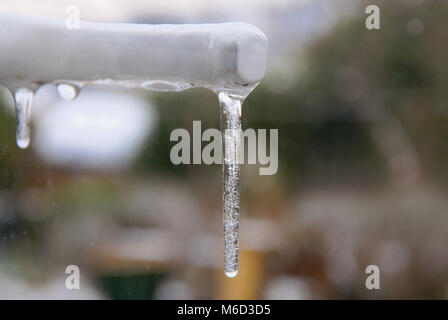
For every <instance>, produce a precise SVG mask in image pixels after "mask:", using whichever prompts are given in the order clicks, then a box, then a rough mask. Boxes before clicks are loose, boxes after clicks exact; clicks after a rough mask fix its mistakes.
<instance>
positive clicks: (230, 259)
mask: <svg viewBox="0 0 448 320" xmlns="http://www.w3.org/2000/svg"><path fill="white" fill-rule="evenodd" d="M218 98H219V103H220V107H221V135H222V147H223V152H222V155H223V163H222V169H223V180H224V183H223V202H224V204H223V224H224V273H225V275H226V276H227V277H229V278H233V277H235V276H236V275H237V273H238V236H239V220H240V143H241V104H242V101H243V98H242V97H240V96H235V95H231V94H228V93H226V92H220V93H219V94H218Z"/></svg>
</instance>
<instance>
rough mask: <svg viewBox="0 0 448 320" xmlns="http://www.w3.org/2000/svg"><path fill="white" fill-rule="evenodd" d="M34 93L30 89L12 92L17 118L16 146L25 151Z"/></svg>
mask: <svg viewBox="0 0 448 320" xmlns="http://www.w3.org/2000/svg"><path fill="white" fill-rule="evenodd" d="M33 97H34V93H33V91H31V90H30V89H27V88H20V89H17V90H15V92H14V100H15V103H16V117H17V132H16V141H17V146H18V147H19V148H21V149H26V148H28V146H29V145H30V131H31V130H30V122H31V104H32V102H33Z"/></svg>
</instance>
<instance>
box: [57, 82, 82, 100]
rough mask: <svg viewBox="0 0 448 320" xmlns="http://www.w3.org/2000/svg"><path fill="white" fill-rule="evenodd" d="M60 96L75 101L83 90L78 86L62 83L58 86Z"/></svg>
mask: <svg viewBox="0 0 448 320" xmlns="http://www.w3.org/2000/svg"><path fill="white" fill-rule="evenodd" d="M57 89H58V92H59V95H60V96H61V97H62V98H63V99H65V100H73V99H75V98H76V97H77V96H78V94H79V92H80V91H81V89H80V88H79V87H78V86H75V85H73V84H68V83H61V84H58V85H57Z"/></svg>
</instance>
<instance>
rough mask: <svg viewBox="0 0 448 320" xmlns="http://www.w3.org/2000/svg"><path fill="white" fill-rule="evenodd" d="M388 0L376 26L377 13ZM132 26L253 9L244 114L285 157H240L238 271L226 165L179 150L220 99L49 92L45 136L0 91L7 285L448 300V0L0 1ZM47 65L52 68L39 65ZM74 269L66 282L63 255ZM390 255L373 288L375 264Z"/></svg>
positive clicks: (95, 294) (0, 256)
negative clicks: (251, 78) (372, 16)
mask: <svg viewBox="0 0 448 320" xmlns="http://www.w3.org/2000/svg"><path fill="white" fill-rule="evenodd" d="M369 4H376V5H378V6H379V8H380V10H381V29H380V30H367V29H366V27H365V19H366V18H367V16H368V15H367V14H365V8H366V6H367V5H369ZM69 5H77V6H79V8H80V16H81V19H83V20H92V21H108V22H135V23H202V22H228V21H244V22H248V23H252V24H254V25H256V26H257V27H259V28H260V29H261V30H263V31H264V32H265V34H266V35H267V37H268V39H269V46H270V56H269V66H268V71H267V74H266V78H265V80H264V81H262V83H261V84H260V85H259V86H258V87H257V88H256V89H255V90H254V91H253V92H252V94H251V95H250V96H249V97H248V98H247V100H246V102H245V104H244V106H243V126H244V128H255V129H258V128H263V129H270V128H278V129H279V168H278V172H277V174H276V175H274V176H260V175H259V174H258V166H257V165H243V166H242V172H241V174H242V177H241V228H240V231H241V234H240V239H241V241H240V273H239V275H238V276H237V277H236V278H234V279H227V278H225V276H224V274H223V261H222V260H223V258H222V256H223V251H222V221H221V219H222V212H221V211H222V202H221V197H222V195H221V187H222V179H221V167H220V166H219V165H211V166H208V165H178V166H175V165H173V164H172V163H171V161H170V157H169V152H170V148H171V147H172V146H173V145H174V142H170V139H169V135H170V133H171V131H172V130H173V129H176V128H185V129H187V130H189V131H191V130H192V121H193V120H201V121H202V129H203V130H205V129H206V128H218V126H219V109H218V102H217V99H216V97H215V95H214V94H213V93H211V92H209V91H207V90H205V89H191V90H187V91H184V92H181V93H155V92H148V91H145V90H140V89H134V90H128V89H122V88H115V87H99V86H89V87H86V88H84V89H83V90H82V91H81V93H80V95H79V97H78V98H76V99H75V100H73V101H65V100H63V99H62V98H60V97H59V96H58V94H57V91H56V89H55V87H54V86H53V85H46V86H44V87H42V88H40V89H39V91H38V92H37V96H36V99H35V107H34V108H33V139H32V144H31V146H30V148H29V149H27V150H25V151H23V150H20V149H19V148H18V147H17V146H16V145H15V118H14V114H13V107H12V103H13V102H12V101H13V100H12V97H11V95H10V94H9V92H8V91H6V90H3V91H2V95H1V100H0V101H1V102H0V103H1V106H0V159H1V160H0V298H3V299H10V298H20V299H35V298H49V299H73V298H80V299H132V298H137V299H217V298H222V299H229V298H233V299H252V298H258V299H378V298H384V299H404V298H420V299H429V298H435V299H445V298H448V250H447V249H446V242H447V241H448V199H447V197H446V195H447V191H448V168H446V167H447V165H446V164H447V163H448V148H447V146H448V90H446V87H447V86H448V59H447V49H448V46H447V42H446V39H447V38H448V25H447V24H446V21H447V19H448V3H447V2H446V1H429V0H428V1H424V0H412V1H411V0H407V1H405V0H394V1H380V0H375V1H369V2H365V1H357V0H353V1H351V0H338V1H334V0H262V1H259V0H258V1H255V0H251V1H249V0H245V1H236V0H227V1H210V0H209V1H205V0H204V1H202V0H196V1H179V2H178V1H167V0H157V1H156V0H152V1H143V0H142V1H132V2H131V1H125V0H114V1H106V0H104V1H103V0H95V1H76V0H70V1H65V0H64V1H51V0H40V1H31V0H30V1H25V0H2V1H1V4H0V12H16V13H23V14H30V15H38V16H46V17H60V18H64V17H65V16H66V8H67V6H69ZM36 63H39V62H38V60H36ZM72 264H74V265H77V266H79V268H80V270H81V289H80V290H67V289H66V287H65V280H66V277H67V275H66V274H65V269H66V267H67V266H68V265H72ZM371 264H374V265H377V266H378V267H379V268H380V270H381V289H380V290H367V289H366V288H365V280H366V277H367V274H366V273H365V269H366V267H367V266H368V265H371Z"/></svg>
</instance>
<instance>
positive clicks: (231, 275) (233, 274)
mask: <svg viewBox="0 0 448 320" xmlns="http://www.w3.org/2000/svg"><path fill="white" fill-rule="evenodd" d="M224 274H225V275H226V277H227V278H235V277H236V275H237V274H238V270H235V271H225V272H224Z"/></svg>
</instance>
